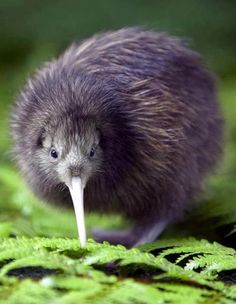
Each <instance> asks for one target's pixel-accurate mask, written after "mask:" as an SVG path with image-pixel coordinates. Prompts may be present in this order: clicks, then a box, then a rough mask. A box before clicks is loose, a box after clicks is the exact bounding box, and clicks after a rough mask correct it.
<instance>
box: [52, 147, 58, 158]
mask: <svg viewBox="0 0 236 304" xmlns="http://www.w3.org/2000/svg"><path fill="white" fill-rule="evenodd" d="M50 155H51V157H52V158H58V153H57V151H56V149H55V148H52V149H51V151H50Z"/></svg>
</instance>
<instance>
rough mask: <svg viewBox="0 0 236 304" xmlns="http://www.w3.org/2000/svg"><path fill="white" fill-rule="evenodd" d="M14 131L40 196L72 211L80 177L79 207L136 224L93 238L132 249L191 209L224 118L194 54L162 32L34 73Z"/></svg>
mask: <svg viewBox="0 0 236 304" xmlns="http://www.w3.org/2000/svg"><path fill="white" fill-rule="evenodd" d="M12 134H13V138H14V154H15V156H16V158H17V161H18V163H19V166H20V168H21V170H22V172H23V175H24V177H25V178H26V180H27V182H28V183H29V185H30V186H31V187H32V189H33V191H34V192H35V193H36V194H38V195H39V196H40V197H42V198H43V199H45V200H47V201H49V202H51V201H52V202H55V203H60V202H62V203H63V204H68V205H71V198H70V195H69V191H68V188H67V186H66V185H65V184H66V180H67V178H69V177H68V176H69V175H70V174H74V173H73V172H76V174H81V175H82V176H84V179H85V180H86V182H87V184H86V188H85V208H87V209H88V210H93V211H99V212H102V213H103V212H104V213H107V212H119V213H122V214H124V215H125V216H127V217H128V218H130V219H131V220H132V222H134V227H133V228H132V229H130V230H129V231H123V232H114V233H109V232H107V233H106V232H102V231H98V232H97V239H98V240H102V239H104V238H105V239H108V240H110V241H111V242H113V243H116V242H120V243H123V244H125V245H127V246H133V245H135V244H140V243H144V242H147V241H152V240H153V239H155V237H156V236H157V235H158V234H159V233H161V231H162V230H163V229H164V228H165V226H166V225H167V224H168V223H170V222H172V221H175V220H177V219H178V218H180V217H181V216H182V215H183V213H184V211H185V210H186V209H187V208H189V207H190V206H191V205H192V204H193V201H194V198H195V196H196V194H197V193H198V192H199V190H200V188H201V185H202V182H203V180H204V178H205V176H206V175H207V174H208V173H209V172H210V171H211V169H212V168H213V167H214V166H215V164H216V162H217V160H218V157H219V155H220V151H221V141H222V119H221V114H220V112H219V108H218V104H217V97H216V92H215V85H214V79H213V77H212V75H211V74H210V73H209V72H208V70H207V68H206V67H205V66H204V65H203V63H202V61H201V58H200V57H199V55H198V54H197V53H196V52H194V51H192V50H190V49H188V48H186V46H185V45H184V44H183V43H182V42H181V41H180V40H179V39H177V38H173V37H169V36H168V35H166V34H163V33H157V32H154V31H146V30H143V29H140V28H127V29H122V30H119V31H115V32H108V33H104V34H99V35H95V36H93V37H92V38H90V39H88V40H85V41H84V42H82V43H81V44H76V43H75V44H73V45H72V46H70V47H69V48H68V49H67V50H66V51H65V53H64V54H62V55H61V56H60V57H59V58H58V59H54V60H52V61H51V62H49V63H47V64H45V65H44V66H43V67H42V68H41V69H40V70H39V71H37V72H36V73H35V75H34V76H33V77H32V78H30V79H29V80H28V82H27V84H26V86H25V87H24V88H23V90H22V92H21V93H20V94H19V96H18V98H17V102H16V104H15V106H14V108H13V115H12ZM52 148H53V149H55V150H56V153H57V154H59V156H58V155H57V159H53V158H54V157H53V153H54V152H52ZM50 153H51V154H50ZM50 155H51V156H50ZM54 156H55V155H54ZM68 170H70V171H68ZM73 170H75V171H73ZM68 172H70V173H68ZM71 172H72V173H71Z"/></svg>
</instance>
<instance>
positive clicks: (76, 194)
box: [69, 176, 86, 247]
mask: <svg viewBox="0 0 236 304" xmlns="http://www.w3.org/2000/svg"><path fill="white" fill-rule="evenodd" d="M69 189H70V194H71V197H72V201H73V205H74V210H75V216H76V223H77V230H78V236H79V240H80V245H81V246H82V247H84V246H85V245H86V228H85V221H84V195H83V194H84V184H83V181H82V180H81V178H80V177H78V176H76V177H72V179H71V184H70V185H69Z"/></svg>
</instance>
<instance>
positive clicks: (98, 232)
mask: <svg viewBox="0 0 236 304" xmlns="http://www.w3.org/2000/svg"><path fill="white" fill-rule="evenodd" d="M168 223H169V221H168V220H166V219H165V220H159V221H158V222H157V221H148V220H147V219H145V220H140V221H138V222H136V223H135V225H134V226H133V227H131V228H128V229H124V230H103V229H93V235H94V238H95V240H96V241H97V242H103V241H108V242H109V243H111V244H122V245H124V246H126V247H128V248H131V247H134V246H139V245H142V244H145V243H150V242H153V241H154V240H155V239H156V238H157V237H158V236H159V235H160V234H161V233H162V232H163V231H164V229H165V228H166V227H167V225H168Z"/></svg>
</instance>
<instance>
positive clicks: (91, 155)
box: [89, 148, 95, 157]
mask: <svg viewBox="0 0 236 304" xmlns="http://www.w3.org/2000/svg"><path fill="white" fill-rule="evenodd" d="M94 154H95V149H94V148H92V149H91V150H90V153H89V156H90V157H93V156H94Z"/></svg>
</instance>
